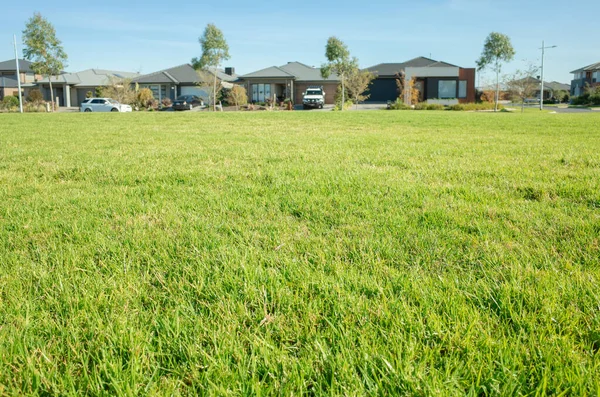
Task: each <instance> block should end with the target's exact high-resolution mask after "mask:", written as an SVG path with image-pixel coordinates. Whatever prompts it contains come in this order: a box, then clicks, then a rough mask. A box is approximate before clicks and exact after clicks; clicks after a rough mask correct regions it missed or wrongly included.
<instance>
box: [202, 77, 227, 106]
mask: <svg viewBox="0 0 600 397" xmlns="http://www.w3.org/2000/svg"><path fill="white" fill-rule="evenodd" d="M196 73H197V74H198V83H196V85H197V86H198V87H199V88H201V89H202V90H203V91H206V93H207V95H208V98H207V100H208V103H213V104H216V103H217V100H218V99H219V97H220V96H221V91H222V90H223V85H222V81H221V79H220V78H219V76H218V75H216V74H213V73H212V72H208V71H206V70H202V69H200V70H198V71H196ZM214 109H216V108H214Z"/></svg>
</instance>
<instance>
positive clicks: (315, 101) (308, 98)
mask: <svg viewBox="0 0 600 397" xmlns="http://www.w3.org/2000/svg"><path fill="white" fill-rule="evenodd" d="M324 104H325V91H323V87H308V89H307V90H306V92H303V93H302V108H303V109H309V108H318V109H323V105H324Z"/></svg>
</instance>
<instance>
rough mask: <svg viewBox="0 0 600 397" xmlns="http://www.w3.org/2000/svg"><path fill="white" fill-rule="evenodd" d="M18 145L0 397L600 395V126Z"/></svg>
mask: <svg viewBox="0 0 600 397" xmlns="http://www.w3.org/2000/svg"><path fill="white" fill-rule="evenodd" d="M0 123H1V124H0V125H1V131H0V203H1V204H0V272H1V273H0V395H59V394H60V395H84V394H87V395H136V396H137V395H180V394H181V395H197V394H210V395H257V394H258V395H265V394H266V395H269V394H276V395H300V394H310V395H323V394H328V395H365V394H371V395H398V394H403V395H417V396H430V395H440V396H451V395H452V396H453V395H463V394H468V395H473V396H475V395H550V394H556V395H559V394H560V395H598V394H600V352H599V350H600V288H599V285H598V282H599V279H600V266H599V264H600V263H599V262H600V259H599V258H600V248H599V246H600V240H599V239H600V154H599V153H600V129H599V128H598V126H599V125H600V114H547V113H542V114H540V113H539V112H538V113H535V114H534V113H526V114H519V113H515V114H509V113H498V114H491V113H463V112H386V111H371V112H348V113H335V112H326V113H322V112H321V113H317V112H294V113H287V112H278V113H265V112H260V113H259V112H256V113H219V114H208V113H187V114H182V113H178V114H165V113H155V114H116V115H115V114H90V115H88V114H54V115H47V114H38V115H36V114H30V115H24V116H22V115H18V114H17V115H0Z"/></svg>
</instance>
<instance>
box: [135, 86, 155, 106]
mask: <svg viewBox="0 0 600 397" xmlns="http://www.w3.org/2000/svg"><path fill="white" fill-rule="evenodd" d="M152 101H154V94H153V93H152V90H151V89H150V88H142V89H141V90H139V91H138V93H137V98H136V102H137V106H138V107H140V108H148V107H150V104H151V103H152Z"/></svg>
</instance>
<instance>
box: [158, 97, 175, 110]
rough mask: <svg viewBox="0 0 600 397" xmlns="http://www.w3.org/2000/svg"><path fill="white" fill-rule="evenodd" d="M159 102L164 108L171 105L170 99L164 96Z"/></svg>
mask: <svg viewBox="0 0 600 397" xmlns="http://www.w3.org/2000/svg"><path fill="white" fill-rule="evenodd" d="M161 103H162V105H163V107H165V108H168V107H171V105H173V102H171V100H170V99H169V98H164V99H163V100H162V101H161Z"/></svg>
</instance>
